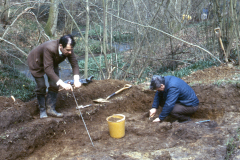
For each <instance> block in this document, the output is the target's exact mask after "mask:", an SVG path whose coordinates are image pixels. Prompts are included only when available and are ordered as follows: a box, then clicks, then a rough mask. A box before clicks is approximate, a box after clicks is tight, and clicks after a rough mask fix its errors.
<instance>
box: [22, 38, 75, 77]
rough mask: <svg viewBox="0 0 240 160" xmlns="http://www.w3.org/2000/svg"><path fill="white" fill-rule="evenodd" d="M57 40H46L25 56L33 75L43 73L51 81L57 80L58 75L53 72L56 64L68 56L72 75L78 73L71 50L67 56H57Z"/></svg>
mask: <svg viewBox="0 0 240 160" xmlns="http://www.w3.org/2000/svg"><path fill="white" fill-rule="evenodd" d="M58 49H59V40H53V41H47V42H44V43H43V44H41V45H39V46H37V47H36V48H34V49H33V50H32V51H31V52H30V53H29V55H28V57H27V62H28V66H29V70H30V72H31V73H32V75H33V76H34V77H42V76H43V75H44V74H45V73H46V74H47V76H48V77H49V78H50V79H52V80H53V81H55V82H57V81H58V80H59V77H58V76H57V75H56V73H55V72H54V68H55V67H58V64H59V63H61V62H62V61H64V60H65V59H66V58H68V60H69V62H70V64H71V66H72V70H73V74H74V75H79V66H78V63H77V59H76V57H75V55H74V53H73V52H72V53H71V54H70V55H69V56H67V57H66V56H64V55H62V56H59V52H58Z"/></svg>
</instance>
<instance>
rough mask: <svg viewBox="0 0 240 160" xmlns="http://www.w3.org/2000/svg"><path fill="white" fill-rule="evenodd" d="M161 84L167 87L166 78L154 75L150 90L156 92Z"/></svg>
mask: <svg viewBox="0 0 240 160" xmlns="http://www.w3.org/2000/svg"><path fill="white" fill-rule="evenodd" d="M161 84H163V85H165V79H164V77H162V76H159V75H153V77H152V80H151V84H150V89H152V90H155V89H157V88H160V87H161Z"/></svg>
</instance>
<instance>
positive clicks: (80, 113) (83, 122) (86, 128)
mask: <svg viewBox="0 0 240 160" xmlns="http://www.w3.org/2000/svg"><path fill="white" fill-rule="evenodd" d="M72 94H73V98H74V100H75V102H76V105H77V107H78V103H77V100H76V97H75V95H74V93H73V90H72ZM79 112H80V116H81V118H82V121H83V124H84V126H85V128H86V130H87V133H88V136H89V138H90V141H91V142H92V138H91V136H90V134H89V132H88V129H87V126H86V123H85V121H84V119H83V116H82V112H81V110H80V108H79ZM92 145H93V142H92ZM93 147H94V145H93Z"/></svg>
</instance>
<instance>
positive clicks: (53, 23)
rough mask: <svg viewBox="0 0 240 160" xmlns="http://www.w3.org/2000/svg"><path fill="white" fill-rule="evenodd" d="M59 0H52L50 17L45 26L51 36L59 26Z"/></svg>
mask: <svg viewBox="0 0 240 160" xmlns="http://www.w3.org/2000/svg"><path fill="white" fill-rule="evenodd" d="M58 5H59V0H51V7H50V11H49V17H48V21H47V24H46V26H45V32H46V33H47V35H49V36H54V35H55V32H56V28H57V20H58V19H57V18H58Z"/></svg>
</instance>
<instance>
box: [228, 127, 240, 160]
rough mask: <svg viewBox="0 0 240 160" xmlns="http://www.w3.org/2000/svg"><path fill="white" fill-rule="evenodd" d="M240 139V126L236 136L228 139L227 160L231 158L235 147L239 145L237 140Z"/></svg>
mask: <svg viewBox="0 0 240 160" xmlns="http://www.w3.org/2000/svg"><path fill="white" fill-rule="evenodd" d="M238 141H240V128H238V129H237V133H236V137H232V138H230V139H229V140H228V141H227V144H226V145H227V153H226V157H225V160H228V159H230V157H231V156H232V154H233V152H234V151H235V149H236V148H237V147H238V146H237V142H238Z"/></svg>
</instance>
